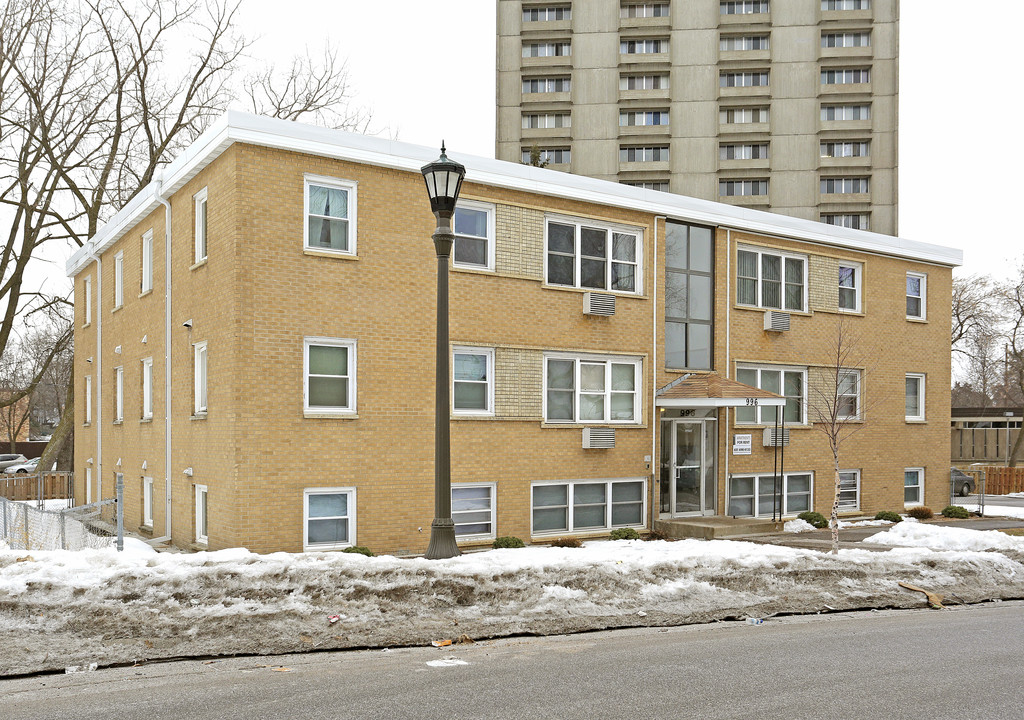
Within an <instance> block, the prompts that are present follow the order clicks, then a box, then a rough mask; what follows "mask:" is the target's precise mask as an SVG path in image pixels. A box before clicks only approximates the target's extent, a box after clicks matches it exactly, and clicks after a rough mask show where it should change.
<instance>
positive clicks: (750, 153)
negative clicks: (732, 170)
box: [718, 143, 768, 160]
mask: <svg viewBox="0 0 1024 720" xmlns="http://www.w3.org/2000/svg"><path fill="white" fill-rule="evenodd" d="M718 159H719V160H767V159H768V143H725V144H722V145H719V146H718Z"/></svg>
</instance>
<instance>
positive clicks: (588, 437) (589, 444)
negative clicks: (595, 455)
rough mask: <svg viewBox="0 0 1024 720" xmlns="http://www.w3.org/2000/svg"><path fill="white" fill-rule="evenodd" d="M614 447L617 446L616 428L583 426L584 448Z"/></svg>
mask: <svg viewBox="0 0 1024 720" xmlns="http://www.w3.org/2000/svg"><path fill="white" fill-rule="evenodd" d="M613 447H615V428H589V427H586V428H583V449H584V450H598V449H604V448H613Z"/></svg>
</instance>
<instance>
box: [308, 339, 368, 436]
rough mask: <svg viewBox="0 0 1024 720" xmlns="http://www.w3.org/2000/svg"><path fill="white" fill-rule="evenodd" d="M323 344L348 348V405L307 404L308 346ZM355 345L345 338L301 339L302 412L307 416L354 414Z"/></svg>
mask: <svg viewBox="0 0 1024 720" xmlns="http://www.w3.org/2000/svg"><path fill="white" fill-rule="evenodd" d="M310 345H325V346H328V347H345V348H348V379H349V388H348V407H325V406H319V405H318V406H315V407H310V405H309V347H310ZM357 367H358V366H357V345H356V341H355V340H352V339H345V338H328V337H307V338H303V339H302V412H303V415H304V416H305V417H307V418H318V417H320V418H331V417H353V416H355V414H356V399H357V397H358V396H357V394H356V379H357V377H358V376H357V372H356V371H357Z"/></svg>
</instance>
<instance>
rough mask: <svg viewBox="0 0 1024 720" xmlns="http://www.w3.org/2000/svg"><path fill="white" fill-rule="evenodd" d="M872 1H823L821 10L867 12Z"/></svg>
mask: <svg viewBox="0 0 1024 720" xmlns="http://www.w3.org/2000/svg"><path fill="white" fill-rule="evenodd" d="M870 7H871V0H821V9H822V10H824V11H829V10H867V9H868V8H870Z"/></svg>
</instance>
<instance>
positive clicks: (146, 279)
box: [139, 230, 153, 293]
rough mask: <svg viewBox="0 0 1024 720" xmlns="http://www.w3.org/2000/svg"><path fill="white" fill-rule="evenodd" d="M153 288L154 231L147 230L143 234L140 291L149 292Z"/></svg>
mask: <svg viewBox="0 0 1024 720" xmlns="http://www.w3.org/2000/svg"><path fill="white" fill-rule="evenodd" d="M152 290H153V231H152V230H147V231H146V232H145V233H143V235H142V281H141V282H140V283H139V292H140V293H148V292H151V291H152Z"/></svg>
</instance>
